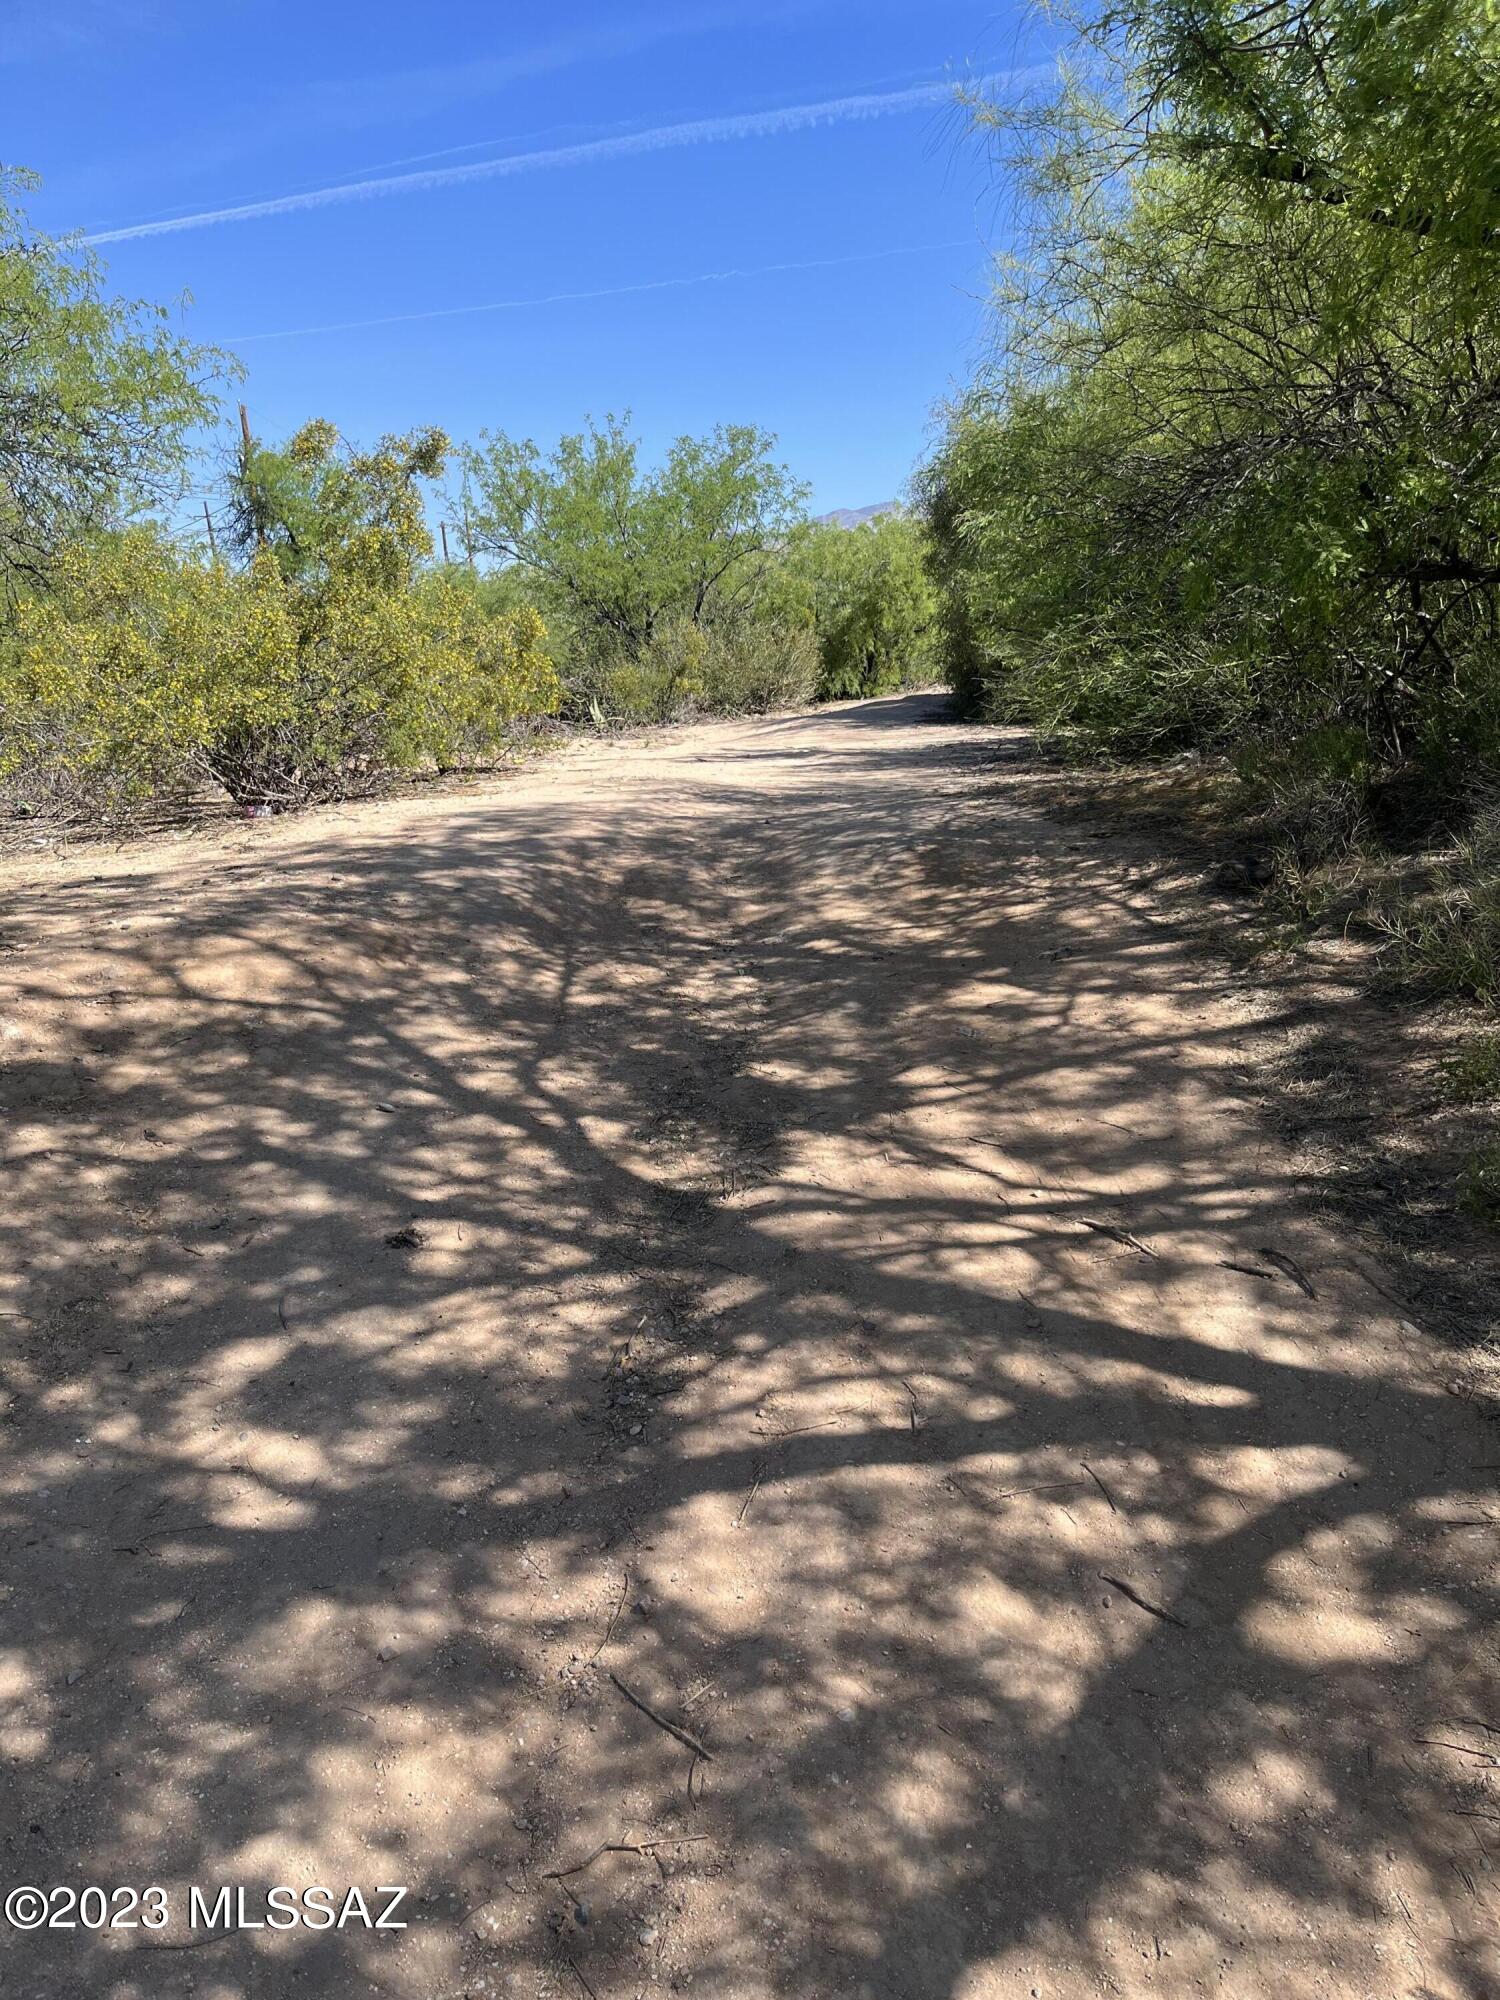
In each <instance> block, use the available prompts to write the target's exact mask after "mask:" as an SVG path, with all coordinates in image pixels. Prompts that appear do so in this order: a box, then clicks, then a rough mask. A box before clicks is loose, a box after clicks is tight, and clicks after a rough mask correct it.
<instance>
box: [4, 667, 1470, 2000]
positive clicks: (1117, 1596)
mask: <svg viewBox="0 0 1500 2000" xmlns="http://www.w3.org/2000/svg"><path fill="white" fill-rule="evenodd" d="M1028 785H1029V779H1028V770H1027V766H1026V763H1025V760H1024V756H1023V755H1022V753H1021V751H1020V749H1019V747H1018V746H1017V745H1016V744H1015V743H1011V742H1008V741H1007V740H1006V739H1004V738H1002V737H1001V736H1000V735H999V734H998V733H997V732H994V731H987V730H983V729H977V728H963V727H958V726H955V725H953V724H952V723H950V722H948V721H947V720H946V719H945V716H944V713H943V709H942V704H941V703H940V702H938V701H936V700H935V699H933V698H930V697H908V698H904V699H896V700H888V701H879V702H872V703H866V704H863V705H857V706H848V707H843V708H838V709H833V710H829V711H825V712H823V713H821V714H819V715H817V716H815V717H811V718H794V719H790V720H772V721H763V722H756V723H743V724H716V725H706V726H702V727H695V728H691V729H687V730H682V731H677V732H672V733H668V734H665V735H663V736H662V737H661V738H659V739H658V740H657V741H655V742H654V743H650V742H648V743H635V744H626V745H613V746H611V745H605V746H602V747H600V746H587V747H584V748H581V749H579V750H577V751H575V752H573V753H570V754H569V755H567V756H566V757H563V758H560V759H558V760H556V761H554V762H553V763H551V764H549V765H547V766H546V767H544V768H541V769H539V770H537V771H535V772H533V773H531V774H529V775H526V776H524V777H523V778H521V779H519V780H515V781H512V782H508V783H505V784H498V783H497V784H495V785H493V786H491V787H490V788H488V789H486V790H484V791H480V792H475V793H472V794H465V795H462V796H460V797H458V798H453V797H448V798H428V799H419V800H416V801H411V800H407V801H402V802H400V803H395V804H385V805H373V806H366V807H359V808H348V809H343V810H340V811H337V812H328V813H319V814H315V815H311V816H309V817H306V818H302V819H296V820H286V821H278V822H275V823H272V824H267V825H247V826H242V827H237V828H234V829H231V830H228V831H225V832H221V833H219V834H215V835H212V836H208V837H204V836H199V837H197V838H195V839H194V840H192V841H190V842H186V843H184V842H178V843H176V844H174V845H166V846H163V845H157V846H156V847H154V848H152V847H147V846H144V845H143V846H140V847H131V848H128V849H125V850H123V851H120V852H109V851H107V850H97V849H96V850H93V851H91V852H74V853H72V854H69V855H67V856H63V857H38V858H36V859H35V860H33V861H31V862H29V863H26V864H23V865H21V866H14V865H12V866H10V867H8V868H7V869H6V870H5V871H4V874H3V875H0V1058H3V1063H4V1070H3V1081H0V1091H3V1100H0V1104H3V1120H4V1123H3V1171H4V1183H3V1188H4V1193H3V1214H0V1224H3V1256H0V1312H3V1313H4V1314H5V1317H4V1318H3V1319H0V1347H3V1356H4V1366H3V1387H4V1415H3V1418H0V1453H3V1456H0V1475H3V1488H0V1526H3V1534H4V1550H5V1563H4V1576H3V1588H4V1596H3V1603H0V1613H3V1619H4V1627H5V1629H4V1634H3V1650H0V1742H3V1750H4V1753H5V1757H6V1775H5V1780H4V1797H3V1810H0V1841H3V1871H0V1872H3V1875H4V1886H6V1887H9V1886H11V1885H13V1884H37V1885H40V1886H42V1887H44V1888H50V1887H52V1886H53V1885H60V1884H72V1885H75V1886H77V1885H82V1884H98V1885H102V1886H105V1887H111V1886H113V1885H115V1884H121V1885H132V1884H133V1885H135V1886H137V1887H140V1888H144V1887H145V1886H146V1885H148V1884H154V1885H159V1886H161V1887H162V1888H163V1889H164V1890H165V1892H166V1893H165V1896H164V1898H163V1899H162V1900H163V1902H164V1904H165V1906H166V1910H167V1922H166V1923H165V1924H164V1925H163V1926H162V1927H160V1928H151V1927H150V1926H149V1925H146V1924H141V1925H140V1927H138V1928H135V1929H128V1928H118V1929H109V1930H105V1931H104V1932H102V1933H100V1934H98V1935H92V1934H89V1933H87V1932H85V1931H83V1930H71V1931H57V1932H47V1933H41V1932H39V1933H36V1934H34V1935H31V1936H25V1937H23V1936H21V1935H19V1934H18V1933H17V1932H16V1930H15V1929H14V1928H9V1929H7V1928H5V1927H3V1926H0V1990H3V1991H4V1993H5V1994H6V1995H7V1996H9V1995H16V1996H23V1995H24V1996H26V2000H78V1996H82V1995H87V1996H89V2000H94V1996H106V2000H179V1996H186V1995H189V1994H192V1995H195V1996H197V2000H239V1996H252V1995H253V1996H266V2000H301V1996H309V2000H322V1997H323V1996H337V2000H343V1996H346V1995H348V1996H352V1995H364V1994H369V1993H378V1994H393V1995H397V1996H401V2000H458V1996H460V1995H464V1996H475V2000H478V1996H490V1995H502V1994H505V1995H525V1996H533V1995H534V1996H539V2000H540V1996H554V1995H557V1996H560V1995H569V1994H571V1995H574V1996H580V1995H581V1996H584V2000H588V1996H596V2000H625V1997H626V1996H636V1995H639V1994H652V1993H656V1992H664V1993H665V1992H678V1993H691V1994H695V1995H702V1996H706V2000H772V1996H776V2000H783V1997H784V1996H785V1997H788V2000H789V1997H790V1996H795V2000H833V1996H837V2000H852V1997H853V1996H873V1995H879V1996H881V1997H882V2000H897V1996H900V2000H991V1996H994V2000H1001V1996H1004V2000H1010V1996H1013V1995H1014V1996H1029V1995H1032V1994H1038V1995H1044V1996H1046V2000H1074V1996H1083V1995H1095V1994H1099V1993H1123V1994H1129V1995H1135V1994H1146V1993H1151V1994H1168V1995H1176V1994H1197V1993H1220V1994H1227V1995H1232V1996H1235V2000H1240V1996H1255V1995H1262V1994H1266V1995H1272V1994H1274V1995H1275V1996H1277V2000H1300V1996H1304V1995H1305V1996H1312V1995H1315V1994H1316V1995H1339V1996H1349V2000H1375V1997H1376V1996H1387V1995H1389V1996H1392V2000H1398V1997H1399V2000H1405V1996H1414V1995H1419V1994H1420V1995H1423V1996H1427V1997H1428V2000H1434V1996H1445V1997H1446V1996H1460V1995H1461V1996H1475V2000H1478V1996H1485V1995H1490V1996H1492V1995H1494V1994H1496V1993H1497V1992H1500V1952H1497V1948H1496V1940H1495V1927H1494V1926H1495V1914H1496V1894H1495V1876H1494V1873H1493V1869H1492V1863H1491V1860H1490V1854H1491V1853H1500V1770H1497V1757H1496V1754H1494V1753H1500V1699H1497V1692H1496V1687H1497V1683H1496V1675H1495V1640H1496V1624H1495V1585H1496V1572H1495V1566H1494V1565H1495V1557H1496V1553H1497V1537H1500V1529H1497V1526H1496V1520H1495V1517H1496V1516H1497V1514H1500V1508H1497V1507H1496V1506H1495V1502H1494V1471H1495V1465H1496V1461H1500V1428H1497V1426H1496V1425H1495V1424H1494V1423H1493V1422H1487V1421H1486V1420H1485V1412H1484V1411H1482V1410H1479V1409H1477V1408H1476V1407H1475V1405H1473V1404H1466V1403H1464V1402H1463V1401H1461V1400H1460V1399H1458V1398H1456V1397H1455V1396H1453V1395H1450V1394H1446V1393H1445V1382H1446V1380H1447V1378H1448V1377H1449V1376H1450V1375H1451V1374H1452V1372H1453V1365H1452V1359H1451V1356H1445V1355H1444V1353H1443V1352H1442V1350H1441V1349H1440V1348H1439V1347H1438V1346H1437V1345H1436V1343H1433V1342H1430V1341H1429V1339H1428V1337H1427V1335H1426V1334H1424V1333H1423V1332H1422V1331H1421V1330H1420V1329H1418V1328H1417V1327H1416V1326H1415V1325H1413V1324H1412V1323H1411V1322H1409V1321H1405V1322H1404V1321H1403V1320H1402V1319H1401V1318H1400V1317H1399V1316H1398V1309H1397V1308H1395V1307H1393V1306H1392V1304H1391V1303H1390V1301H1389V1300H1388V1298H1387V1297H1386V1296H1385V1294H1384V1293H1383V1292H1382V1290H1381V1289H1380V1285H1381V1273H1380V1272H1379V1270H1378V1269H1375V1268H1373V1267H1371V1266H1369V1265H1368V1263H1366V1262H1365V1261H1364V1260H1363V1259H1362V1258H1355V1257H1353V1256H1352V1255H1351V1254H1350V1253H1349V1251H1348V1249H1347V1247H1346V1246H1345V1245H1344V1244H1343V1243H1342V1242H1341V1240H1340V1238H1339V1236H1338V1234H1337V1232H1335V1231H1333V1230H1331V1229H1330V1228H1329V1227H1328V1226H1327V1225H1326V1224H1324V1223H1322V1222H1320V1221H1319V1219H1318V1218H1317V1216H1316V1215H1314V1214H1313V1213H1311V1212H1310V1210H1309V1206H1308V1200H1307V1196H1306V1194H1305V1191H1303V1190H1301V1189H1299V1186H1298V1185H1297V1183H1296V1181H1295V1179H1294V1177H1293V1175H1292V1173H1291V1171H1290V1169H1289V1167H1288V1165H1287V1162H1286V1160H1285V1158H1284V1156H1283V1155H1282V1154H1281V1152H1280V1151H1279V1149H1278V1144H1277V1142H1276V1140H1275V1138H1274V1136H1273V1134H1272V1133H1271V1132H1270V1131H1268V1130H1267V1129H1265V1127H1264V1126H1263V1125H1262V1124H1260V1123H1259V1122H1257V1115H1256V1114H1255V1113H1254V1111H1253V1110H1252V1109H1250V1108H1248V1107H1247V1105H1246V1103H1245V1101H1244V1099H1243V1095H1242V1094H1238V1095H1237V1092H1236V1085H1237V1081H1238V1079H1239V1073H1240V1071H1241V1069H1242V1067H1243V1064H1244V1062H1245V1061H1246V1059H1247V1055H1246V1052H1247V1049H1249V1048H1250V1047H1251V1038H1252V1022H1251V1017H1250V1014H1249V1011H1248V1010H1247V1007H1246V1005H1245V1003H1244V1002H1243V1000H1242V999H1240V998H1239V997H1237V996H1236V994H1235V992H1234V991H1233V989H1232V987H1231V985H1230V983H1229V981H1228V980H1227V978H1221V976H1220V975H1218V974H1217V973H1215V972H1214V971H1213V969H1212V968H1211V967H1209V966H1207V965H1206V963H1204V962H1203V961H1201V960H1198V961H1195V960H1194V959H1193V957H1192V955H1191V954H1190V953H1189V952H1188V951H1187V950H1186V949H1185V947H1184V945H1183V943H1182V940H1181V939H1180V938H1179V937H1178V936H1177V935H1176V934H1175V931H1174V928H1173V922H1172V917H1171V912H1170V911H1169V910H1162V909H1153V908H1152V907H1151V906H1150V904H1149V903H1148V902H1147V901H1146V900H1145V899H1144V897H1138V896H1136V895H1135V894H1134V893H1133V892H1132V891H1131V890H1130V889H1129V888H1128V887H1127V869H1126V866H1125V863H1124V861H1123V860H1122V858H1121V857H1120V855H1119V854H1118V853H1116V852H1115V851H1114V849H1113V848H1112V847H1111V845H1110V843H1108V842H1104V843H1100V842H1097V841H1090V840H1087V839H1084V838H1082V837H1081V836H1080V834H1079V832H1078V830H1076V829H1073V828H1066V827H1060V826H1057V825H1051V824H1049V823H1048V822H1047V821H1046V820H1045V818H1044V817H1043V816H1041V815H1040V813H1039V812H1038V810H1037V809H1036V808H1035V807H1034V806H1033V805H1032V804H1031V803H1030V798H1029V791H1028ZM1262 1032H1265V1024H1264V1023H1260V1024H1259V1025H1258V1026H1254V1027H1253V1033H1262ZM627 1690H628V1691H629V1692H628V1695H627V1692H626V1691H627ZM630 1697H634V1700H632V1699H631V1698H630ZM653 1712H654V1714H653ZM667 1724H670V1725H672V1726H671V1728H670V1729H669V1728H668V1727H667V1726H666V1725H667ZM605 1843H613V1846H612V1847H611V1848H610V1849H609V1851H606V1852H603V1853H596V1850H598V1849H599V1848H601V1846H603V1845H604V1844H605ZM569 1870H571V1871H573V1872H571V1873H566V1874H565V1875H564V1876H563V1879H558V1873H559V1871H569ZM220 1884H227V1885H244V1886H245V1887H246V1892H247V1896H246V1905H245V1913H246V1917H247V1920H249V1921H253V1920H254V1919H255V1918H257V1917H261V1916H264V1914H265V1909H266V1905H265V1902H264V1897H265V1891H266V1889H267V1887H268V1886H269V1885H274V1884H286V1885H290V1886H292V1887H293V1888H299V1889H300V1888H301V1887H302V1886H304V1885H307V1884H322V1885H328V1886H330V1887H333V1888H334V1889H335V1890H336V1891H337V1901H336V1904H335V1905H334V1907H337V1908H340V1909H341V1910H344V1911H345V1921H344V1922H343V1924H342V1926H338V1925H330V1926H329V1927H327V1928H310V1927H308V1926H307V1925H304V1924H299V1925H297V1926H296V1927H295V1928H283V1929H277V1928H275V1927H274V1926H273V1927H268V1928H263V1929H254V1928H249V1927H247V1928H244V1929H238V1928H229V1929H225V1928H221V1927H206V1926H205V1925H204V1924H203V1923H201V1922H199V1923H198V1924H197V1925H196V1927H194V1926H193V1925H192V1924H191V1923H190V1918H191V1917H192V1916H193V1915H194V1910H193V1906H192V1905H191V1904H190V1901H189V1891H190V1888H191V1887H192V1886H196V1887H197V1888H198V1889H199V1890H200V1891H202V1892H204V1903H205V1904H206V1905H207V1906H208V1907H209V1909H210V1910H211V1909H212V1906H213V1904H214V1902H215V1899H216V1898H217V1894H218V1885H220ZM350 1885H356V1886H359V1887H360V1888H362V1889H363V1890H364V1892H365V1896H366V1900H367V1904H368V1907H369V1912H370V1920H371V1921H373V1920H374V1919H375V1918H376V1917H377V1916H378V1914H379V1911H380V1909H381V1908H382V1907H383V1905H384V1904H385V1902H386V1901H388V1900H389V1899H388V1898H383V1897H382V1898H377V1897H376V1896H375V1894H374V1891H375V1890H376V1889H377V1888H379V1887H382V1886H384V1885H405V1886H407V1887H408V1888H409V1891H410V1893H409V1895H408V1896H407V1898H406V1899H405V1902H404V1904H403V1905H402V1906H401V1907H400V1908H399V1910H398V1911H397V1912H395V1913H394V1914H395V1915H396V1916H397V1917H398V1918H405V1919H408V1920H409V1927H408V1928H407V1929H405V1930H402V1931H396V1930H388V1931H373V1930H368V1929H366V1928H365V1925H364V1922H363V1920H362V1919H361V1918H360V1916H359V1913H358V1910H357V1909H356V1908H353V1906H347V1908H346V1906H344V1904H343V1894H344V1890H345V1889H346V1888H347V1887H348V1886H350ZM59 1907H61V1908H62V1912H63V1913H64V1914H66V1913H67V1912H66V1907H65V1905H62V1906H59V1905H57V1904H54V1909H55V1910H57V1909H58V1908H59ZM231 1907H233V1906H231ZM92 1909H93V1913H95V1914H97V1905H93V1906H92ZM122 1912H124V1913H125V1914H126V1915H129V1914H130V1912H129V1908H128V1905H126V1904H124V1903H122V1902H117V1903H116V1904H115V1905H113V1906H112V1914H116V1915H119V1914H121V1913H122ZM203 1913H204V1910H203V1905H199V1906H198V1910H197V1915H198V1916H199V1917H201V1916H202V1915H203ZM135 1914H136V1915H137V1918H140V1917H143V1916H145V1915H147V1914H148V1912H147V1911H146V1910H145V1909H144V1908H143V1909H141V1910H140V1911H138V1912H136V1913H135ZM313 1921H314V1923H316V1922H318V1921H319V1918H318V1916H317V1914H316V1905H315V1913H314V1916H313Z"/></svg>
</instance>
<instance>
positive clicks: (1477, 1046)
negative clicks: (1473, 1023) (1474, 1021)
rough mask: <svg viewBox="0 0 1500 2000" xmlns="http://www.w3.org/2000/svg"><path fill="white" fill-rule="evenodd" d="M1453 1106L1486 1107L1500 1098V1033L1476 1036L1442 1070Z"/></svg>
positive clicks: (1448, 1060) (1444, 1086) (1444, 1092)
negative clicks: (1485, 1104)
mask: <svg viewBox="0 0 1500 2000" xmlns="http://www.w3.org/2000/svg"><path fill="white" fill-rule="evenodd" d="M1442 1077H1443V1095H1444V1097H1446V1098H1447V1099H1448V1101H1449V1103H1450V1104H1482V1103H1484V1102H1486V1101H1487V1100H1488V1099H1490V1098H1492V1097H1500V1034H1493V1033H1492V1034H1485V1035H1474V1036H1471V1037H1470V1039H1469V1040H1468V1041H1467V1042H1466V1043H1465V1044H1464V1046H1463V1047H1462V1048H1461V1049H1459V1050H1458V1051H1457V1052H1456V1053H1455V1054H1453V1055H1451V1056H1449V1057H1448V1059H1447V1061H1446V1062H1445V1063H1444V1064H1443V1068H1442Z"/></svg>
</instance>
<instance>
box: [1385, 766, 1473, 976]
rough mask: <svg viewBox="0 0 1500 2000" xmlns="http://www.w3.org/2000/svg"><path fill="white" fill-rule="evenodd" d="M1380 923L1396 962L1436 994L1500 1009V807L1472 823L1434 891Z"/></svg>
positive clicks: (1399, 907)
mask: <svg viewBox="0 0 1500 2000" xmlns="http://www.w3.org/2000/svg"><path fill="white" fill-rule="evenodd" d="M1378 921H1379V922H1380V923H1381V925H1382V927H1383V928H1384V930H1385V932H1386V935H1387V936H1388V937H1389V939H1390V940H1391V943H1392V945H1393V946H1394V948H1395V952H1396V956H1397V958H1398V960H1399V961H1400V962H1401V963H1402V964H1404V965H1405V966H1406V967H1407V968H1408V969H1409V970H1410V971H1412V972H1414V973H1415V974H1417V976H1418V977H1419V978H1421V979H1422V980H1423V981H1424V983H1426V984H1427V985H1428V986H1430V987H1431V988H1432V989H1433V990H1434V991H1436V992H1439V993H1445V994H1452V995H1455V996H1460V997H1463V998H1466V999H1473V1000H1479V1001H1482V1002H1484V1003H1485V1004H1487V1005H1490V1006H1493V1005H1495V1004H1496V1003H1497V1002H1500V806H1496V805H1494V804H1488V805H1486V806H1485V807H1484V808H1482V809H1481V810H1480V811H1479V812H1477V813H1476V814H1475V815H1474V819H1473V822H1472V825H1471V826H1470V829H1469V831H1468V833H1467V834H1466V835H1465V837H1464V838H1463V839H1462V840H1461V841H1460V842H1459V843H1458V846H1457V850H1456V853H1455V855H1454V858H1453V859H1452V860H1451V861H1450V862H1449V863H1448V864H1447V865H1446V866H1445V868H1444V869H1443V871H1442V874H1441V876H1440V878H1439V880H1438V881H1437V883H1436V884H1435V885H1433V886H1431V887H1429V888H1427V889H1425V890H1424V891H1423V892H1422V893H1421V894H1420V895H1417V896H1414V897H1412V898H1410V899H1409V900H1407V901H1405V902H1403V903H1401V904H1398V905H1397V906H1396V907H1395V908H1393V909H1390V910H1385V911H1382V912H1379V913H1378Z"/></svg>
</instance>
